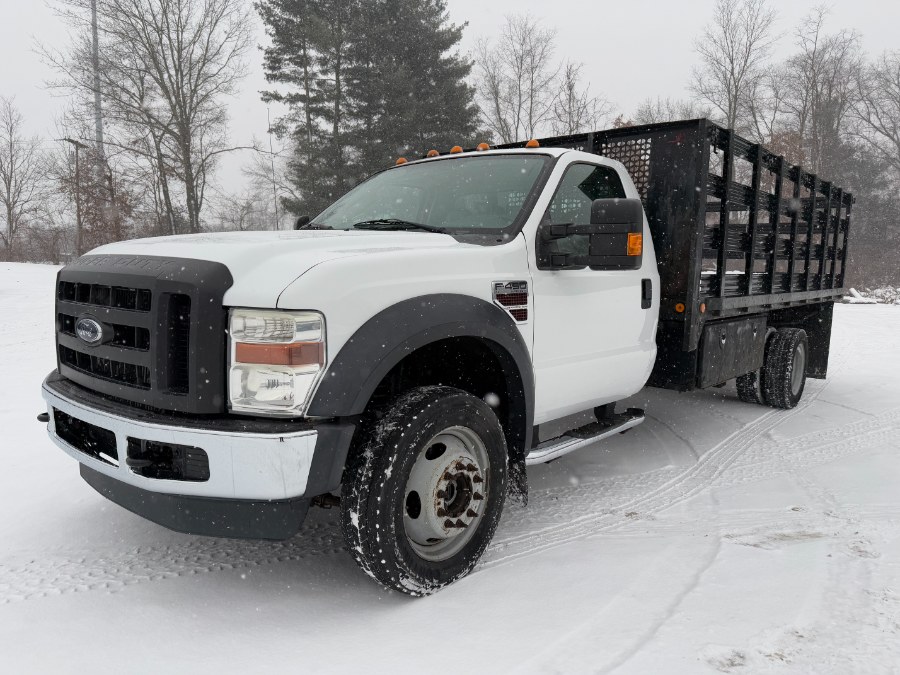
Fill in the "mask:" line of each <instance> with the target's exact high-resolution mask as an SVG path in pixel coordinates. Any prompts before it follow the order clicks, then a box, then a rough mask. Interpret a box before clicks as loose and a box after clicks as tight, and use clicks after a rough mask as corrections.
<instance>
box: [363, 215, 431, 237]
mask: <svg viewBox="0 0 900 675" xmlns="http://www.w3.org/2000/svg"><path fill="white" fill-rule="evenodd" d="M353 228H354V229H356V230H424V231H425V232H437V233H438V234H445V233H446V232H447V230H446V228H443V227H437V226H435V225H425V224H424V223H414V222H412V221H411V220H402V219H400V218H376V219H374V220H361V221H360V222H358V223H354V224H353Z"/></svg>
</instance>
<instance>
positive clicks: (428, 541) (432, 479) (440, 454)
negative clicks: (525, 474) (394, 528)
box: [403, 427, 488, 560]
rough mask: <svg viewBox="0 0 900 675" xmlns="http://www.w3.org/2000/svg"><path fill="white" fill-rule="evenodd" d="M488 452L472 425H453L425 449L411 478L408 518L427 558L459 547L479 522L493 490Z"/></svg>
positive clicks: (418, 546)
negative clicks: (471, 427)
mask: <svg viewBox="0 0 900 675" xmlns="http://www.w3.org/2000/svg"><path fill="white" fill-rule="evenodd" d="M487 463H488V460H487V452H486V450H485V448H484V445H483V443H482V442H481V439H480V438H479V437H478V436H477V435H476V434H475V433H474V432H473V431H471V430H470V429H466V428H463V427H453V428H451V429H447V430H445V431H443V432H441V433H440V434H438V435H437V436H435V437H434V438H433V439H432V440H431V441H429V442H428V443H427V444H426V445H425V447H424V448H423V449H422V450H421V451H420V453H419V456H418V457H417V458H416V462H415V464H413V467H412V470H411V471H410V474H409V478H408V480H407V483H406V495H405V497H406V501H405V510H404V513H403V522H404V526H405V528H406V534H407V537H408V538H409V540H410V543H411V544H412V546H413V548H414V549H415V550H416V552H417V553H418V554H419V555H421V556H422V557H423V558H426V559H430V560H443V559H446V558H448V557H450V556H452V555H454V554H455V553H457V552H458V551H459V550H460V549H461V548H462V547H463V546H465V544H466V543H467V542H468V540H469V539H470V538H471V536H472V534H473V533H474V531H475V529H476V528H477V522H476V521H477V519H478V517H479V515H480V514H481V513H482V511H483V505H484V503H485V497H486V494H487V475H486V471H487V468H488V467H487Z"/></svg>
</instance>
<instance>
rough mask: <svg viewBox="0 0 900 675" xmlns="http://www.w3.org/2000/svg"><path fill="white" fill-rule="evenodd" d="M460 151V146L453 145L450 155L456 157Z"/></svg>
mask: <svg viewBox="0 0 900 675" xmlns="http://www.w3.org/2000/svg"><path fill="white" fill-rule="evenodd" d="M462 151H463V149H462V146H461V145H454V146H453V147H452V148H450V154H451V155H458V154H459V153H461V152H462Z"/></svg>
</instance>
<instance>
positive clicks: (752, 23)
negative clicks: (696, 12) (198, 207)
mask: <svg viewBox="0 0 900 675" xmlns="http://www.w3.org/2000/svg"><path fill="white" fill-rule="evenodd" d="M775 17H776V14H775V11H774V10H772V9H770V8H769V7H768V5H767V2H766V0H717V2H716V8H715V14H714V16H713V20H712V22H711V23H710V24H708V25H707V26H706V28H705V29H704V31H703V34H702V35H701V37H700V39H699V40H697V43H696V50H697V53H698V54H699V55H700V61H701V67H700V68H698V69H695V70H694V72H693V82H692V84H691V89H692V90H693V92H694V94H695V95H696V97H697V99H698V100H699V101H701V102H704V103H707V104H709V105H711V106H712V107H713V108H714V109H716V110H717V111H718V112H719V113H721V118H722V122H723V123H724V124H725V125H726V126H727V127H729V128H732V129H735V128H739V127H740V126H742V125H743V123H744V122H745V121H746V118H747V114H748V113H747V109H746V102H747V100H748V93H749V92H750V91H752V89H753V88H754V86H755V85H756V83H757V82H758V80H759V78H761V77H762V75H763V72H764V64H765V60H766V58H767V57H768V55H769V52H770V50H771V47H772V44H773V42H774V40H775V37H774V35H773V28H774V22H775Z"/></svg>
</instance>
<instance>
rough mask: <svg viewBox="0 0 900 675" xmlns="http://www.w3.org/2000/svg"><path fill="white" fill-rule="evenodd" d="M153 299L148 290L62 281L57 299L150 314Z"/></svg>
mask: <svg viewBox="0 0 900 675" xmlns="http://www.w3.org/2000/svg"><path fill="white" fill-rule="evenodd" d="M152 297H153V295H152V292H151V291H150V290H148V289H146V288H126V287H124V286H107V285H104V284H86V283H81V282H76V281H60V282H59V289H58V292H57V298H58V299H59V300H63V301H64V302H76V303H78V304H80V305H93V306H95V307H112V308H114V309H127V310H131V311H136V312H149V311H150V307H151V304H152Z"/></svg>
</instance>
